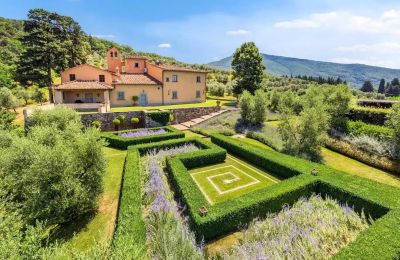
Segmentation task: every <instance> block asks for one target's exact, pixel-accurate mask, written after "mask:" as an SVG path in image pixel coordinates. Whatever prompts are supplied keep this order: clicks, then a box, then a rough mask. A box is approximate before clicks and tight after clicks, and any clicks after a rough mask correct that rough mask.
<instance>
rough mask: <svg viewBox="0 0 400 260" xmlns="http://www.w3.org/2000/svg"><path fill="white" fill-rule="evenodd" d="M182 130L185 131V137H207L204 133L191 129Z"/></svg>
mask: <svg viewBox="0 0 400 260" xmlns="http://www.w3.org/2000/svg"><path fill="white" fill-rule="evenodd" d="M182 132H184V133H185V137H186V138H191V137H199V138H204V137H205V136H204V135H201V134H198V133H195V132H192V131H190V130H183V131H182Z"/></svg>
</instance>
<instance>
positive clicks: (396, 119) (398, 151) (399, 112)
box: [387, 103, 400, 160]
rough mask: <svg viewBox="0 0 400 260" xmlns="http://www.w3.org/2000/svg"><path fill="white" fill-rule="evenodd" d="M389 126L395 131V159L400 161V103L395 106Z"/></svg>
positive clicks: (390, 115) (389, 117) (389, 118)
mask: <svg viewBox="0 0 400 260" xmlns="http://www.w3.org/2000/svg"><path fill="white" fill-rule="evenodd" d="M387 125H388V126H389V127H391V128H392V129H393V130H394V133H393V138H392V142H393V144H394V147H395V157H396V158H397V159H399V160H400V103H397V104H395V105H394V106H393V110H392V112H391V113H390V114H389V116H388V120H387Z"/></svg>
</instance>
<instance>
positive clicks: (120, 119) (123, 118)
mask: <svg viewBox="0 0 400 260" xmlns="http://www.w3.org/2000/svg"><path fill="white" fill-rule="evenodd" d="M118 119H119V121H120V123H121V127H122V126H124V123H125V119H126V115H120V116H119V117H118Z"/></svg>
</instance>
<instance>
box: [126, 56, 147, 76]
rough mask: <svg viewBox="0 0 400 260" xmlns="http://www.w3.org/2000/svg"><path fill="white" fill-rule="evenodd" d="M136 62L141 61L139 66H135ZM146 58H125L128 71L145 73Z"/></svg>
mask: <svg viewBox="0 0 400 260" xmlns="http://www.w3.org/2000/svg"><path fill="white" fill-rule="evenodd" d="M135 63H139V68H135ZM144 68H145V60H143V59H129V58H128V59H125V72H126V73H144Z"/></svg>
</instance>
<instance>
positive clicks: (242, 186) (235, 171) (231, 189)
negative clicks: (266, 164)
mask: <svg viewBox="0 0 400 260" xmlns="http://www.w3.org/2000/svg"><path fill="white" fill-rule="evenodd" d="M189 173H190V174H191V176H192V178H193V179H194V181H195V182H196V184H197V185H198V186H199V188H200V190H201V191H202V193H203V195H204V197H205V198H206V199H207V200H208V202H209V203H210V204H215V203H218V202H221V201H226V200H228V199H232V198H237V197H240V196H241V195H243V194H246V193H248V192H251V191H253V190H257V189H259V188H261V187H266V186H269V185H273V184H275V183H278V182H279V181H280V180H279V179H278V178H277V177H275V176H273V175H271V174H269V173H267V172H265V171H264V170H261V169H259V168H256V167H254V166H252V165H250V164H249V163H247V162H244V161H243V160H240V159H239V158H237V157H233V156H231V155H228V156H227V158H226V160H225V162H224V163H221V164H214V165H209V166H206V167H201V168H196V169H192V170H190V171H189Z"/></svg>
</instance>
